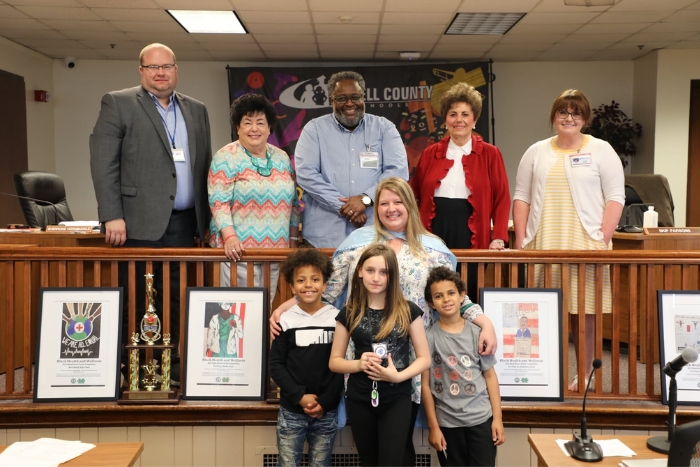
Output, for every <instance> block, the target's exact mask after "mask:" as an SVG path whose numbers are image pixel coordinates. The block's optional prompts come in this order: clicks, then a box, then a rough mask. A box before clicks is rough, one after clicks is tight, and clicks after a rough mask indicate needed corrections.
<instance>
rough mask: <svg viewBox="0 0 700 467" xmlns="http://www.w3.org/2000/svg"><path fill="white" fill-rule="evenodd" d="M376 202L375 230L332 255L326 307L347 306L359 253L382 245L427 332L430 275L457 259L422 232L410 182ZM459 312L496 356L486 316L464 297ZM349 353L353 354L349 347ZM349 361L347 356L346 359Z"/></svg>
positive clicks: (388, 187) (380, 190)
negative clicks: (391, 253)
mask: <svg viewBox="0 0 700 467" xmlns="http://www.w3.org/2000/svg"><path fill="white" fill-rule="evenodd" d="M375 199H376V200H377V203H376V206H375V209H374V225H370V226H366V227H362V228H360V229H357V230H355V231H354V232H352V233H351V234H350V235H348V237H347V238H346V239H345V240H344V241H343V243H342V244H341V245H340V246H339V247H338V249H337V250H336V251H335V253H334V254H333V260H332V261H333V275H332V276H331V278H330V280H329V281H328V285H327V287H326V291H325V293H324V294H323V298H324V300H325V301H327V302H328V303H334V302H335V305H336V307H338V305H340V306H341V307H342V306H343V305H344V304H345V301H346V291H347V290H349V285H350V284H349V281H350V277H351V274H352V271H354V270H355V267H356V265H357V261H358V260H359V258H360V256H361V255H362V252H364V251H365V249H366V248H367V247H368V246H369V245H371V244H372V243H375V242H378V243H386V244H387V245H389V247H390V248H391V249H392V250H394V252H395V253H396V257H397V259H398V262H399V271H400V273H399V280H400V286H401V291H402V292H403V294H404V297H405V298H406V300H409V301H412V302H414V303H416V304H417V305H418V306H419V307H420V308H421V309H422V310H423V323H424V324H425V326H426V327H428V326H430V325H431V324H432V323H433V322H434V321H435V320H436V319H437V313H435V312H434V311H433V310H431V309H430V308H429V307H428V304H427V303H426V302H425V297H424V296H423V292H424V291H425V284H426V282H427V280H428V274H429V272H430V270H431V269H432V268H434V267H437V266H447V267H449V268H451V269H453V270H454V269H455V268H456V266H457V259H456V258H455V256H454V255H453V254H452V252H451V251H450V250H449V249H448V248H447V247H446V246H445V244H444V243H443V242H442V240H440V239H439V238H438V237H436V236H435V235H433V234H431V233H429V232H428V231H427V230H426V229H425V227H423V224H422V223H421V218H420V214H419V213H418V205H417V203H416V198H415V196H414V195H413V191H412V190H411V187H410V186H409V184H408V182H406V181H405V180H403V179H401V178H398V177H391V178H387V179H384V180H382V181H381V182H379V184H378V185H377V195H376V197H375ZM294 303H296V302H295V300H294V299H291V300H289V301H288V302H285V303H283V304H282V305H281V306H280V307H279V308H278V309H277V310H275V312H274V313H273V315H272V317H271V318H270V329H271V332H272V333H273V334H275V335H277V333H278V332H279V327H278V324H277V322H278V321H279V315H281V314H282V312H284V311H286V309H287V308H288V307H289V306H291V305H292V304H294ZM462 310H466V312H464V318H465V319H468V320H470V321H472V322H473V323H474V324H476V325H477V326H479V327H481V329H482V331H481V334H480V336H479V348H481V349H484V351H483V353H482V354H483V355H493V354H494V353H495V352H496V332H495V330H494V327H493V324H492V323H491V321H490V320H489V319H488V317H486V315H484V313H483V311H482V310H481V307H480V306H479V305H476V304H473V303H471V301H470V300H469V298H468V297H467V298H466V299H465V303H463V304H462ZM275 331H277V332H275ZM348 352H349V354H350V353H352V354H354V346H353V345H352V342H351V343H350V346H349V348H348ZM352 356H353V355H348V357H347V358H350V357H352ZM413 384H414V386H413V389H414V390H413V394H412V396H411V398H412V400H413V402H415V404H413V418H412V419H413V422H412V423H415V420H416V416H417V414H418V404H420V375H418V376H416V377H415V378H413ZM426 428H427V427H426ZM412 436H413V433H411V435H410V436H409V439H408V440H407V456H410V455H415V453H414V451H413V439H412ZM407 462H410V460H407ZM411 465H413V464H411Z"/></svg>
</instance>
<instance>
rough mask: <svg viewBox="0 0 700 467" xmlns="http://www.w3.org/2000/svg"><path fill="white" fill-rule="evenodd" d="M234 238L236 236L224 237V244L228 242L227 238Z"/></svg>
mask: <svg viewBox="0 0 700 467" xmlns="http://www.w3.org/2000/svg"><path fill="white" fill-rule="evenodd" d="M235 236H236V234H231V235H228V236H226V237H224V243H226V242H228V239H229V238H232V237H235Z"/></svg>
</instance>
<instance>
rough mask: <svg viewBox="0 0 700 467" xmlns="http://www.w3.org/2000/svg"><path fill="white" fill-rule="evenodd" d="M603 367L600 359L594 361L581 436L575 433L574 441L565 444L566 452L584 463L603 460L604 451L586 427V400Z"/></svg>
mask: <svg viewBox="0 0 700 467" xmlns="http://www.w3.org/2000/svg"><path fill="white" fill-rule="evenodd" d="M602 365H603V362H601V361H600V359H597V358H596V359H595V360H593V369H592V370H591V374H590V375H589V377H588V384H586V394H585V395H584V396H583V411H582V414H581V434H580V435H577V434H575V433H574V439H573V440H572V441H569V442H568V443H566V444H565V446H566V450H567V451H569V454H571V457H573V458H574V459H576V460H580V461H583V462H600V461H602V460H603V449H602V448H601V447H600V445H599V444H597V443H594V442H593V438H592V437H591V436H588V433H587V428H588V427H587V425H586V399H587V398H588V390H589V389H590V387H591V380H592V379H593V374H594V373H595V371H596V370H597V369H598V368H600V367H601V366H602Z"/></svg>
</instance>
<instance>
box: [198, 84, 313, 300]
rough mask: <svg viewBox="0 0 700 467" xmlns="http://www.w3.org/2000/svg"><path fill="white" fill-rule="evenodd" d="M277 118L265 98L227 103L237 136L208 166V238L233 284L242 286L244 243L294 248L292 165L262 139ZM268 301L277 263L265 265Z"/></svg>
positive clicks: (259, 280) (258, 269) (258, 270)
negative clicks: (220, 250) (268, 275)
mask: <svg viewBox="0 0 700 467" xmlns="http://www.w3.org/2000/svg"><path fill="white" fill-rule="evenodd" d="M276 119H277V114H276V112H275V108H274V107H273V106H272V104H271V103H270V101H268V100H267V99H266V98H265V97H263V96H261V95H259V94H245V95H243V96H241V97H239V98H238V99H236V100H235V101H234V102H233V104H231V127H232V128H235V129H236V132H237V133H238V141H234V142H233V143H230V144H227V145H226V146H224V147H223V148H221V149H220V150H219V151H218V152H217V153H216V154H215V155H214V158H213V159H212V162H211V167H210V169H209V178H208V191H209V207H210V208H211V212H212V220H211V225H210V233H211V235H210V238H209V244H210V246H212V247H214V248H223V249H224V252H225V254H226V257H227V258H229V259H230V260H231V261H233V262H238V264H237V277H238V285H239V286H245V285H246V280H247V270H246V266H247V265H246V263H241V262H239V261H240V259H241V256H242V255H243V253H244V252H245V250H246V249H247V248H290V247H291V248H295V247H296V246H297V242H298V240H299V219H300V214H301V209H300V207H299V201H298V197H297V193H296V184H295V181H294V171H293V170H292V164H291V161H290V160H289V156H288V155H287V153H285V152H284V151H282V150H281V149H279V148H277V147H275V146H273V145H271V144H268V142H267V139H268V137H269V136H270V132H271V131H272V129H273V128H274V125H275V122H276ZM254 269H255V281H254V283H255V286H256V287H260V286H262V284H263V277H262V272H263V268H262V263H256V264H255V268H254ZM270 269H271V276H272V277H271V280H270V302H272V299H273V298H274V295H275V290H276V289H277V279H278V277H279V265H278V264H272V265H271V268H270ZM220 278H221V285H222V286H228V285H229V284H230V283H231V279H230V263H228V262H226V263H222V265H221V275H220Z"/></svg>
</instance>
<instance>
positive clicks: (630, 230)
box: [617, 203, 653, 233]
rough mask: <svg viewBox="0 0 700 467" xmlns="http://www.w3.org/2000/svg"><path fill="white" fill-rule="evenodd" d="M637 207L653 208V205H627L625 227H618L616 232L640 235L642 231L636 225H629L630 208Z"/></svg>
mask: <svg viewBox="0 0 700 467" xmlns="http://www.w3.org/2000/svg"><path fill="white" fill-rule="evenodd" d="M639 206H644V207H645V208H646V207H647V206H653V204H651V203H649V204H646V203H632V204H628V205H626V206H625V207H626V208H627V210H626V212H625V225H623V226H622V227H619V228H618V229H617V230H618V231H622V232H627V233H641V232H642V229H641V228H640V227H639V226H638V225H630V210H631V209H630V208H632V207H639Z"/></svg>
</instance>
